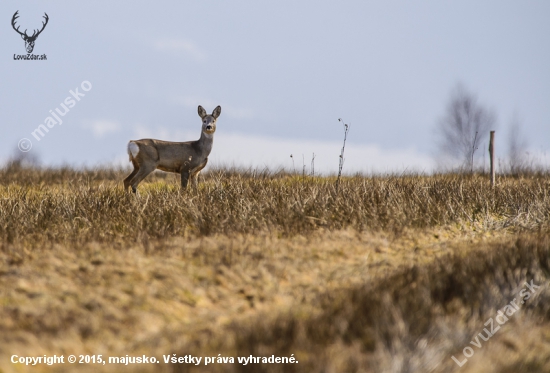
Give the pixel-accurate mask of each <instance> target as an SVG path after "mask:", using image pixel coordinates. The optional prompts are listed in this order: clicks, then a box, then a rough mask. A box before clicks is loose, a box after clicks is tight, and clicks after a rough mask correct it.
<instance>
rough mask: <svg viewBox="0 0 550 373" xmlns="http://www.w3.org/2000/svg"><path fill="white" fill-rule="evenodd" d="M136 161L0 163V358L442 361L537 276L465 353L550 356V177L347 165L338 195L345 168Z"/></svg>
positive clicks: (425, 364)
mask: <svg viewBox="0 0 550 373" xmlns="http://www.w3.org/2000/svg"><path fill="white" fill-rule="evenodd" d="M123 177H124V173H123V172H120V171H116V170H97V171H74V170H69V169H65V170H29V169H18V170H9V169H4V170H0V371H6V372H11V371H29V372H39V371H50V370H54V371H74V370H75V368H77V369H78V370H86V369H88V370H90V371H96V370H98V369H99V370H100V371H120V370H121V367H120V366H107V365H106V366H99V367H98V366H86V365H82V366H72V367H71V366H67V365H66V366H55V367H47V366H35V367H29V368H28V369H24V367H21V366H14V365H13V364H11V363H9V356H11V354H19V355H27V356H33V355H35V356H36V355H40V354H49V355H53V354H58V355H59V354H65V355H68V354H70V353H73V354H76V355H79V354H103V355H104V356H124V355H126V354H128V355H130V356H136V355H141V354H146V355H148V356H156V357H157V358H158V359H162V355H163V354H170V353H178V354H180V355H185V354H189V353H193V354H195V356H197V355H206V354H213V355H212V356H214V355H216V356H217V354H218V353H222V355H223V356H248V355H250V354H256V355H271V354H275V355H279V356H288V355H290V354H291V353H294V354H295V356H296V357H297V358H298V360H299V361H300V363H299V364H297V365H293V366H282V365H277V364H275V365H270V366H260V365H257V366H248V367H247V366H242V365H238V364H235V365H219V366H212V367H211V366H209V367H208V369H209V370H208V371H265V372H278V371H285V372H286V371H296V372H302V371H307V372H309V371H326V372H330V371H335V372H336V371H338V372H339V371H352V372H354V371H356V372H361V371H364V372H370V371H373V372H374V371H377V372H378V371H381V372H409V371H411V372H412V371H434V372H439V371H441V372H447V371H452V369H457V367H456V366H453V364H454V362H453V361H452V360H451V357H450V356H451V355H452V354H455V355H456V354H457V353H458V352H460V350H461V349H462V348H463V347H464V346H466V345H468V343H469V340H470V339H469V338H471V337H472V335H475V333H477V332H480V331H482V329H483V327H484V326H483V322H484V321H485V320H486V318H487V315H490V314H491V312H493V311H494V310H495V309H497V308H499V307H502V306H504V305H505V304H506V303H507V302H508V301H509V300H508V298H509V297H510V296H512V295H514V289H515V288H514V286H515V287H516V288H517V286H521V283H522V281H524V280H530V279H532V278H535V279H536V280H537V281H538V282H536V283H539V284H540V285H542V287H541V289H543V290H542V291H541V292H540V294H539V295H538V298H536V299H535V300H536V302H534V303H530V307H529V308H528V309H527V308H526V309H525V310H521V311H520V312H521V314H520V315H518V316H519V317H517V318H516V319H514V321H513V322H511V323H510V324H507V326H506V328H507V329H506V330H503V332H502V333H500V332H499V334H497V335H495V337H493V338H492V339H491V340H490V341H488V342H487V344H486V345H484V346H483V348H482V349H480V350H479V351H477V350H476V353H475V355H474V357H473V358H472V359H471V360H470V361H468V363H467V365H465V366H464V367H463V368H461V370H464V371H467V372H481V371H484V372H485V371H491V369H493V370H492V371H506V370H505V369H508V371H514V370H513V369H515V371H525V370H522V369H523V368H522V367H526V366H529V367H530V369H531V370H530V371H533V372H546V371H548V370H547V365H545V364H546V363H545V360H544V359H543V358H545V357H548V356H550V354H549V353H548V351H549V350H550V348H549V347H548V346H549V345H550V341H549V338H548V337H549V336H550V334H549V333H550V332H549V331H550V328H549V327H548V321H549V318H550V313H549V311H548V308H549V307H550V302H549V301H548V300H549V298H548V296H549V290H548V283H549V281H548V279H549V277H550V272H549V270H548V267H549V258H548V246H549V244H548V242H549V239H548V236H547V235H546V233H545V232H548V221H549V219H548V218H549V216H550V179H549V178H548V176H547V175H544V174H539V175H531V176H527V177H523V178H508V179H501V180H500V181H499V184H498V186H497V187H496V188H495V189H494V190H493V189H491V188H490V187H489V186H488V182H487V180H486V179H484V178H482V177H480V176H463V175H462V176H461V175H436V176H430V177H428V176H420V175H407V176H401V177H398V176H387V177H350V178H344V179H343V180H342V182H341V185H340V190H339V193H336V190H335V188H334V178H311V177H301V176H295V175H287V174H284V173H279V174H270V173H268V172H261V173H254V172H248V173H246V172H235V171H224V170H218V171H215V172H211V173H210V174H209V175H207V176H206V177H205V180H204V182H203V183H202V184H201V185H200V187H199V189H198V190H188V191H186V192H182V191H180V190H179V188H178V185H177V183H176V180H175V179H174V178H171V177H170V176H166V175H163V174H160V175H156V176H153V177H151V178H150V180H149V181H148V182H145V183H143V184H142V185H140V188H139V191H140V194H139V195H138V196H134V195H130V194H126V193H124V192H123V191H122V187H121V185H120V182H119V180H122V178H123ZM518 239H519V241H518ZM530 276H531V277H530ZM489 295H490V296H489ZM512 298H513V296H512ZM526 327H529V328H538V329H537V334H535V335H536V337H533V336H532V335H531V334H529V333H526V332H524V331H523V329H522V328H526ZM516 333H517V334H516ZM516 335H519V336H520V337H517V338H520V339H516V337H515V336H516ZM509 346H512V347H509ZM508 350H510V353H507V359H502V360H499V359H498V358H497V356H498V354H501V353H502V352H503V351H508ZM532 351H538V352H537V353H538V355H535V354H534V353H533V352H532ZM457 356H458V355H457ZM497 362H498V363H499V364H501V365H498V364H497ZM190 369H191V370H193V369H194V368H193V367H190V366H187V365H175V366H172V365H164V364H157V365H156V366H153V367H151V366H147V365H143V366H133V367H130V368H127V369H126V371H136V370H140V371H158V370H161V371H189V370H190ZM247 369H248V370H247ZM537 369H538V370H537ZM545 369H546V370H545ZM193 371H206V370H205V367H204V366H202V367H200V368H199V369H196V370H193Z"/></svg>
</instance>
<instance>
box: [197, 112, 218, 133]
mask: <svg viewBox="0 0 550 373" xmlns="http://www.w3.org/2000/svg"><path fill="white" fill-rule="evenodd" d="M221 112H222V108H221V106H216V108H215V109H214V111H213V112H212V114H210V115H208V114H207V113H206V110H204V108H203V107H202V106H200V105H199V117H201V118H202V132H204V133H205V134H206V135H209V136H212V135H213V134H214V132H216V121H217V120H218V117H219V116H220V114H221Z"/></svg>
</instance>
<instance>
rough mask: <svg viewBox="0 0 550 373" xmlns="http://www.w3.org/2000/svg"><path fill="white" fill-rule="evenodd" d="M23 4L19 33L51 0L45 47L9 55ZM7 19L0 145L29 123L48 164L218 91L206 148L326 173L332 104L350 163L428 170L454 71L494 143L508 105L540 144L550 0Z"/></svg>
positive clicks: (163, 131) (85, 153)
mask: <svg viewBox="0 0 550 373" xmlns="http://www.w3.org/2000/svg"><path fill="white" fill-rule="evenodd" d="M17 10H19V16H20V18H19V19H18V20H17V25H18V26H20V30H21V31H23V30H24V29H28V34H31V33H32V32H31V31H30V30H32V29H38V28H39V27H40V26H41V24H42V21H43V20H44V18H42V16H43V15H44V12H46V13H47V14H48V16H49V22H48V24H47V26H46V28H45V29H44V31H43V32H42V34H40V35H39V37H38V38H37V39H36V44H35V47H34V51H33V54H36V55H42V54H46V56H47V60H45V61H40V60H38V61H23V60H14V55H25V54H26V51H25V43H24V41H23V40H22V39H21V37H20V36H19V35H18V34H17V33H16V32H15V31H14V30H13V28H12V26H11V24H10V21H11V19H12V16H13V14H14V13H15V11H17ZM0 35H1V37H0V61H1V62H0V67H1V68H0V82H1V86H0V87H1V88H0V105H1V106H0V107H1V109H2V120H1V121H0V131H1V135H0V161H1V160H4V161H5V160H6V159H8V158H9V157H10V156H12V155H13V154H15V153H16V152H17V151H18V150H16V149H17V144H18V142H19V141H20V140H21V139H23V138H26V139H28V140H30V142H32V149H31V150H30V152H29V154H34V155H36V156H37V157H39V158H40V160H41V161H42V163H43V164H45V165H59V164H72V165H87V166H94V165H98V164H104V163H117V164H127V163H126V162H127V155H126V144H127V142H128V140H131V139H138V138H142V137H154V138H160V139H165V140H172V141H187V140H194V139H197V138H198V137H199V135H200V125H201V122H200V118H199V117H198V115H197V105H199V104H201V105H203V106H204V107H205V108H206V110H207V111H209V112H211V111H212V110H213V109H214V107H215V106H216V105H221V107H222V113H221V116H220V118H219V119H218V128H217V132H216V136H215V144H214V149H213V151H212V154H211V156H210V162H211V164H214V163H216V164H236V165H244V166H260V167H263V166H269V167H277V166H284V167H287V168H292V167H295V168H296V169H301V167H302V164H303V163H304V164H305V165H307V168H308V170H309V167H310V164H311V158H312V154H313V153H315V165H316V170H318V171H325V172H337V169H338V155H339V153H340V148H341V146H342V139H343V130H342V126H341V123H339V122H338V118H343V119H344V121H345V122H346V123H351V130H350V132H349V135H348V145H347V147H346V163H345V166H344V168H345V169H346V170H347V171H403V170H407V169H418V170H425V171H429V170H431V169H432V168H433V165H434V157H433V154H434V152H435V150H436V148H437V147H436V146H435V144H434V138H435V137H434V126H435V124H436V123H437V121H438V119H439V118H440V117H441V116H442V115H443V112H444V108H445V105H446V103H447V101H448V100H449V96H450V94H451V91H452V89H453V87H455V86H456V85H457V84H458V83H459V82H461V83H462V84H463V85H464V86H465V87H466V88H467V89H468V90H470V91H471V92H473V93H475V94H476V95H477V97H478V99H479V101H480V103H482V104H484V105H486V106H487V107H488V108H491V109H492V110H494V111H495V112H496V114H497V117H498V127H497V128H496V130H497V152H498V153H497V154H498V155H499V156H501V157H504V155H505V150H506V149H505V143H506V141H507V137H506V133H507V129H508V126H509V123H510V121H511V120H512V118H514V116H515V117H517V118H519V120H520V122H521V131H522V132H523V134H524V136H525V137H526V139H527V141H528V143H529V147H530V150H531V152H532V153H533V154H535V153H536V154H538V156H540V157H546V158H547V161H548V160H550V154H548V153H550V1H547V0H540V1H517V0H513V1H512V0H509V1H503V0H498V1H497V0H495V1H470V0H468V1H465V0H461V1H439V0H438V1H436V0H433V1H426V0H423V1H382V0H380V1H365V0H362V1H319V0H317V1H281V0H279V1H270V2H267V1H262V2H260V1H200V2H199V1H155V2H152V1H151V2H144V1H132V2H130V1H93V2H92V1H79V2H75V1H60V0H58V1H40V2H22V1H6V0H3V1H2V2H1V3H0ZM83 82H84V83H83ZM76 89H78V92H79V93H80V94H84V96H78V99H80V100H79V101H77V100H76V99H74V98H73V100H75V101H74V105H73V106H72V107H71V108H70V109H69V112H67V113H66V114H65V116H63V117H62V118H61V119H62V121H63V123H62V124H61V125H58V124H57V125H54V126H53V127H52V128H50V129H49V132H48V133H45V136H44V137H40V136H39V138H40V140H39V141H38V140H37V139H36V138H35V137H33V135H32V132H33V131H34V130H35V129H36V128H37V127H38V126H39V125H41V124H45V121H46V120H47V118H48V117H49V116H51V114H50V110H52V111H53V112H55V109H56V108H59V109H60V110H62V111H63V110H64V109H63V108H62V106H61V103H63V102H64V101H65V100H66V98H67V97H73V96H72V94H71V93H70V91H71V90H72V91H73V92H76ZM85 89H88V90H87V91H86V90H85ZM24 146H28V144H24ZM485 146H486V145H484V149H483V151H485ZM290 154H293V158H290ZM302 159H303V160H302ZM293 160H294V164H293ZM128 165H129V164H128Z"/></svg>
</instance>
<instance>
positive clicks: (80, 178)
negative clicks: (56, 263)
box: [0, 169, 550, 245]
mask: <svg viewBox="0 0 550 373" xmlns="http://www.w3.org/2000/svg"><path fill="white" fill-rule="evenodd" d="M122 177H123V173H122V172H121V171H114V170H98V171H82V172H79V171H73V170H69V169H60V170H42V171H35V170H26V169H23V170H15V171H14V170H6V169H4V170H2V171H0V242H7V243H12V242H15V241H20V242H26V243H29V244H33V245H35V244H44V243H45V242H65V241H69V242H87V241H91V240H93V241H98V242H114V243H115V244H116V243H121V242H132V241H135V240H136V239H137V238H138V237H140V236H147V237H150V238H166V237H171V236H186V235H194V236H208V235H212V234H216V233H221V234H237V233H250V234H257V233H260V232H276V233H278V234H282V235H285V236H289V235H296V234H307V233H308V232H312V231H314V230H316V229H318V228H321V227H322V228H325V229H330V230H338V229H345V228H353V229H356V230H358V231H364V230H386V231H394V232H396V233H398V232H399V231H400V230H402V229H405V228H426V227H434V226H442V225H448V224H453V223H458V222H460V223H467V224H475V225H480V227H482V228H483V229H496V228H499V227H506V226H515V227H518V228H529V229H532V228H535V227H538V226H542V225H546V224H547V222H548V216H549V214H550V208H549V206H550V203H549V201H550V180H549V178H548V177H547V176H536V177H523V178H506V179H502V178H501V179H500V180H499V181H498V184H497V186H496V187H495V188H494V189H493V188H491V187H490V186H489V183H488V181H487V180H486V179H485V178H483V177H480V176H477V175H473V176H464V175H453V174H444V175H435V176H423V175H405V176H376V177H360V176H356V177H346V178H343V179H342V180H341V182H340V187H339V191H337V190H336V188H335V179H334V178H322V177H301V176H296V175H288V174H282V173H279V174H270V173H268V172H263V173H254V172H250V173H237V172H224V171H217V172H211V173H210V174H209V175H207V177H206V178H205V180H204V182H203V183H201V184H200V187H199V189H198V190H193V189H189V190H187V191H182V190H180V189H179V186H178V184H177V183H176V182H175V180H174V179H170V178H169V177H168V178H167V177H166V176H165V174H161V176H160V177H159V176H157V177H155V178H151V179H149V182H148V183H144V185H143V186H141V187H140V191H139V192H140V194H139V196H135V195H132V194H128V193H125V192H124V191H123V190H122V188H121V187H120V182H119V180H121V178H122Z"/></svg>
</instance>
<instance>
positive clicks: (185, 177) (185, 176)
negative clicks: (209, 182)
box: [181, 171, 189, 189]
mask: <svg viewBox="0 0 550 373" xmlns="http://www.w3.org/2000/svg"><path fill="white" fill-rule="evenodd" d="M188 182H189V171H182V172H181V188H182V189H186V188H187V183H188Z"/></svg>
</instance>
